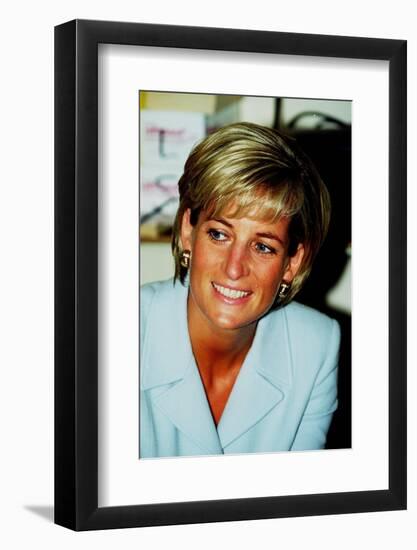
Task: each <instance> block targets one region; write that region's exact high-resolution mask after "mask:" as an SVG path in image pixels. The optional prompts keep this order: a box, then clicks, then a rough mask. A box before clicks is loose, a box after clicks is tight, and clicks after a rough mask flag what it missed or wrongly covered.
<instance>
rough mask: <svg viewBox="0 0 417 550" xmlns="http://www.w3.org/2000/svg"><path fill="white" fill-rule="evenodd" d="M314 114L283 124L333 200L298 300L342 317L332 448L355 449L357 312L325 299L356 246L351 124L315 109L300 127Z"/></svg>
mask: <svg viewBox="0 0 417 550" xmlns="http://www.w3.org/2000/svg"><path fill="white" fill-rule="evenodd" d="M312 114H313V113H301V114H300V115H298V116H297V117H296V118H295V119H293V120H292V121H291V123H290V124H289V125H288V126H287V127H286V128H281V130H282V131H284V132H285V133H286V134H288V135H291V136H293V137H295V138H296V140H297V143H299V145H300V147H301V148H302V149H303V150H304V151H305V152H306V153H307V155H308V156H309V157H310V158H311V160H312V161H313V163H314V165H315V166H316V168H317V170H318V172H319V173H320V175H321V177H322V179H323V181H324V183H325V184H326V186H327V188H328V190H329V193H330V197H331V201H332V217H331V222H330V227H329V233H328V236H327V238H326V241H325V242H324V244H323V247H322V249H321V250H320V252H319V254H318V256H317V258H316V261H315V263H314V267H313V271H312V272H311V275H310V277H309V278H308V280H307V282H306V284H305V286H304V287H303V289H302V290H301V292H300V293H299V294H298V295H297V298H296V299H297V301H299V302H301V303H304V304H306V305H309V306H311V307H314V308H315V309H318V310H320V311H322V312H323V313H326V314H327V315H329V316H330V317H332V318H334V319H336V320H337V321H338V322H339V324H340V327H341V332H342V341H341V347H340V360H339V380H338V394H339V395H338V398H339V406H338V409H337V411H336V412H335V414H334V416H333V420H332V424H331V426H330V429H329V433H328V437H327V443H326V448H327V449H342V448H350V447H351V445H352V418H351V415H352V402H351V400H352V382H351V379H352V367H351V358H352V348H351V334H352V331H351V316H350V315H348V314H345V313H343V312H341V311H339V310H336V309H333V308H330V307H329V306H328V305H327V304H326V302H325V297H326V295H327V293H328V292H329V290H330V289H332V288H333V287H334V286H335V285H336V283H337V282H338V281H339V279H340V277H341V275H342V273H343V270H344V269H345V267H346V263H347V260H348V256H347V254H346V249H347V247H348V246H349V245H350V244H351V232H352V200H351V194H352V184H351V177H352V166H351V157H352V146H351V141H352V138H351V127H350V125H347V124H345V123H343V122H340V121H338V120H336V119H334V118H332V117H328V116H327V115H322V114H321V113H314V115H315V116H316V117H317V120H318V121H319V126H318V127H317V128H315V129H308V130H307V129H297V128H296V125H297V122H298V121H299V120H300V118H302V117H303V116H306V115H312ZM325 126H327V128H326V127H325Z"/></svg>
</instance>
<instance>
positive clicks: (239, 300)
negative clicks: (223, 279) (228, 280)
mask: <svg viewBox="0 0 417 550" xmlns="http://www.w3.org/2000/svg"><path fill="white" fill-rule="evenodd" d="M214 285H217V286H221V287H223V288H226V289H228V290H234V291H238V292H247V293H248V294H246V295H245V296H241V297H239V298H232V297H229V296H225V295H224V294H221V293H220V292H219V291H218V290H217V289H216V287H215V286H214ZM211 287H212V289H213V293H214V295H215V297H216V298H217V299H218V300H220V301H221V302H223V303H225V304H227V305H241V304H244V303H246V302H247V301H248V300H249V299H250V297H251V295H252V294H253V293H252V291H251V290H247V289H243V288H234V287H231V286H229V285H221V284H219V283H216V282H214V281H212V282H211Z"/></svg>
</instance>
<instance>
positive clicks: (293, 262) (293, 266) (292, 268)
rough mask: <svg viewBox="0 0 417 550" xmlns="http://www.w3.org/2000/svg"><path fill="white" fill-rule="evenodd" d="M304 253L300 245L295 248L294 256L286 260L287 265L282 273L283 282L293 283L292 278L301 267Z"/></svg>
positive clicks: (302, 246)
mask: <svg viewBox="0 0 417 550" xmlns="http://www.w3.org/2000/svg"><path fill="white" fill-rule="evenodd" d="M304 253H305V249H304V245H303V244H302V243H300V244H299V245H298V247H297V250H296V252H295V254H294V255H293V256H290V257H289V258H288V264H287V267H286V269H285V271H284V275H283V277H282V280H283V281H285V282H286V283H291V282H292V281H293V279H294V277H295V276H296V275H297V273H298V271H299V269H300V267H301V263H302V261H303V258H304Z"/></svg>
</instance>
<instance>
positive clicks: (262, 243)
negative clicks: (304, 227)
mask: <svg viewBox="0 0 417 550" xmlns="http://www.w3.org/2000/svg"><path fill="white" fill-rule="evenodd" d="M232 206H233V205H232ZM230 211H231V212H233V210H232V208H231V209H230ZM227 214H228V211H226V212H225V213H223V214H222V215H221V216H219V217H218V218H216V219H213V218H210V217H208V216H207V214H206V213H205V212H204V211H203V212H201V214H200V216H199V219H198V222H197V224H196V225H195V226H192V225H191V223H190V211H189V210H187V211H186V212H185V214H184V217H183V221H182V230H181V241H182V246H183V249H184V250H186V249H188V250H191V268H190V296H189V304H188V307H189V312H190V308H191V312H192V314H193V318H194V319H199V320H200V321H202V322H203V323H209V324H210V325H212V326H213V328H214V327H216V328H217V329H230V330H232V329H239V328H242V327H246V326H248V325H250V324H251V323H254V322H256V321H258V319H259V318H260V317H262V315H264V314H265V313H266V312H267V311H268V310H269V309H270V308H271V306H272V305H273V303H274V301H275V298H276V296H277V293H278V289H279V286H280V283H281V282H282V281H285V282H288V283H289V282H291V281H292V280H293V278H294V276H295V275H296V273H297V271H298V268H299V267H300V264H301V260H302V258H303V254H304V247H303V246H302V245H299V247H298V250H297V252H296V253H295V255H294V256H292V257H289V256H288V253H287V251H288V245H289V238H288V225H289V219H288V218H281V219H280V220H279V221H277V222H274V223H266V222H264V221H260V220H259V219H256V217H252V216H248V217H243V218H232V217H229V216H228V215H227Z"/></svg>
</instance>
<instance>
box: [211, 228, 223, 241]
mask: <svg viewBox="0 0 417 550" xmlns="http://www.w3.org/2000/svg"><path fill="white" fill-rule="evenodd" d="M207 233H208V235H209V237H210V238H211V239H213V241H225V240H226V239H227V236H226V235H225V234H224V233H223V232H222V231H218V230H217V229H209V230H208V231H207Z"/></svg>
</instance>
